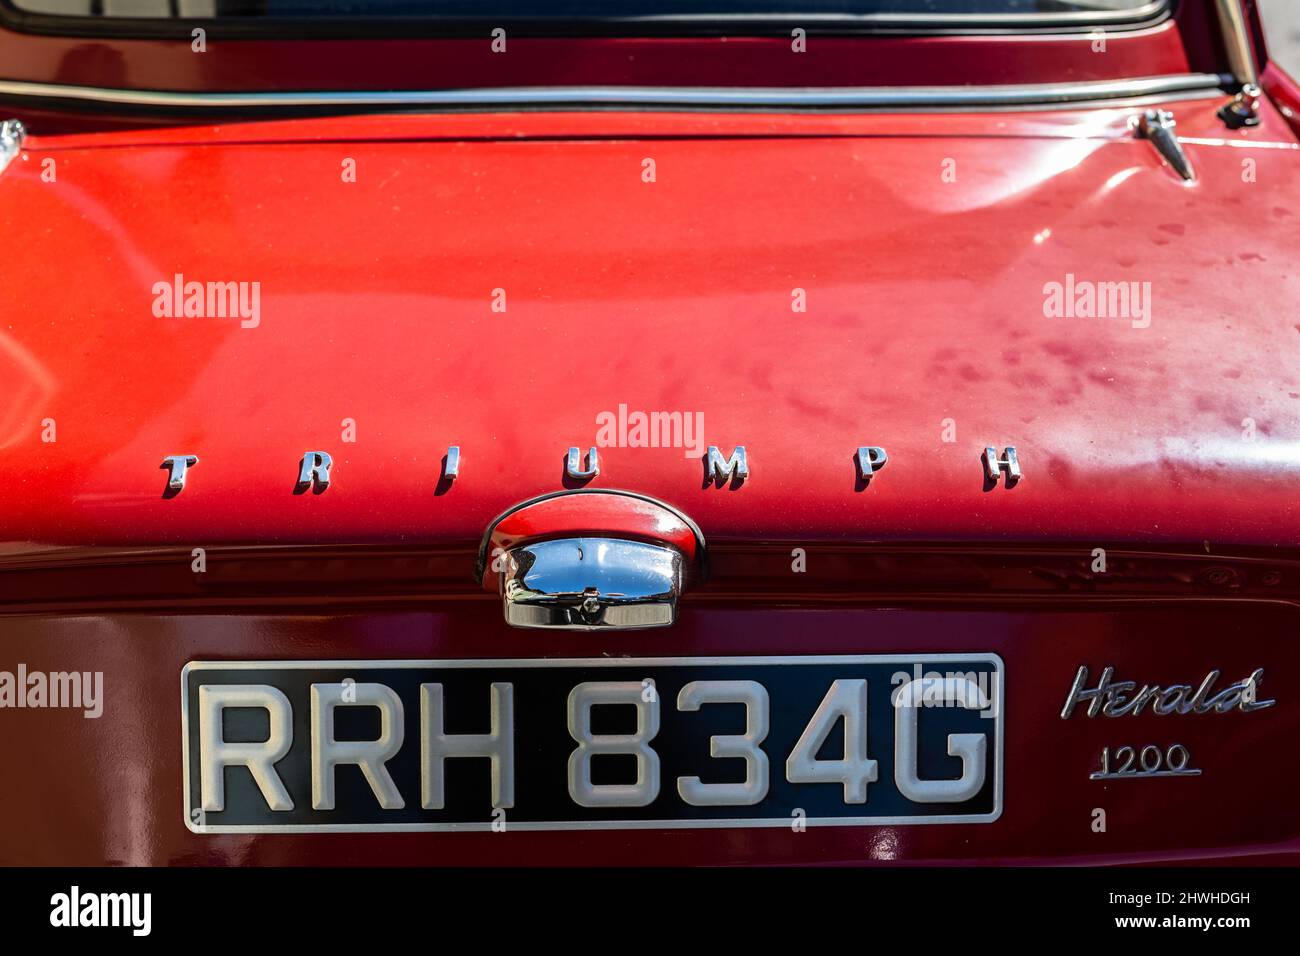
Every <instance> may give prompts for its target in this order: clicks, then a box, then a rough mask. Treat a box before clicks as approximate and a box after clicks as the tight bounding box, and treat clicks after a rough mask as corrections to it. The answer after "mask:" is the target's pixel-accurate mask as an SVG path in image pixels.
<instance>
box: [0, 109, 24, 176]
mask: <svg viewBox="0 0 1300 956" xmlns="http://www.w3.org/2000/svg"><path fill="white" fill-rule="evenodd" d="M26 138H27V129H26V128H25V127H24V126H23V124H22V123H20V122H19V121H18V120H16V119H8V120H4V121H3V122H0V173H3V172H4V171H5V167H6V166H8V165H9V163H10V161H11V160H12V159H13V158H14V157H15V156H17V155H18V153H19V152H20V151H21V150H22V148H23V140H24V139H26Z"/></svg>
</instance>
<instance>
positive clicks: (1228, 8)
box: [1215, 0, 1259, 86]
mask: <svg viewBox="0 0 1300 956" xmlns="http://www.w3.org/2000/svg"><path fill="white" fill-rule="evenodd" d="M1215 6H1216V7H1217V8H1218V13H1219V28H1220V30H1221V31H1222V33H1223V45H1224V46H1225V47H1226V48H1227V50H1228V67H1229V68H1230V69H1231V70H1232V76H1233V78H1234V79H1235V80H1236V81H1237V82H1238V83H1240V84H1241V85H1242V86H1254V85H1256V84H1258V83H1259V71H1258V70H1257V68H1256V66H1255V51H1254V50H1253V48H1252V47H1251V45H1250V31H1249V30H1248V29H1247V28H1246V15H1245V13H1244V12H1243V11H1242V9H1241V0H1215Z"/></svg>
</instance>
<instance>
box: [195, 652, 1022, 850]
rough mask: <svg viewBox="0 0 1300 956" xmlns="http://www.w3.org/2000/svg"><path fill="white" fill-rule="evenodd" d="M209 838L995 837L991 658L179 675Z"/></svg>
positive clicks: (216, 666) (233, 669)
mask: <svg viewBox="0 0 1300 956" xmlns="http://www.w3.org/2000/svg"><path fill="white" fill-rule="evenodd" d="M181 688H182V690H181V714H182V733H183V740H184V747H185V787H184V789H185V817H186V825H187V826H189V828H190V829H191V830H193V831H194V832H196V833H220V832H267V831H279V830H286V831H294V830H296V831H320V830H326V831H327V830H336V831H371V830H389V831H401V830H407V831H419V830H492V829H496V830H509V829H515V828H517V829H521V830H524V829H533V830H542V829H583V828H604V829H622V828H636V827H659V828H667V827H673V828H678V827H772V826H788V827H792V828H794V829H796V830H797V829H798V828H800V827H807V826H827V825H834V826H847V825H864V824H867V825H870V824H918V823H989V822H992V821H993V820H996V819H997V817H998V816H999V814H1000V813H1001V811H1002V752H1003V744H1002V736H1003V726H1004V701H1003V687H1002V661H1001V659H1000V658H999V657H998V656H997V655H995V654H960V655H874V656H871V655H868V656H834V657H725V658H658V659H655V658H650V659H631V658H594V659H567V660H443V661H242V662H231V661H225V662H200V661H195V662H192V663H190V664H188V665H186V667H185V669H184V671H183V672H182V675H181Z"/></svg>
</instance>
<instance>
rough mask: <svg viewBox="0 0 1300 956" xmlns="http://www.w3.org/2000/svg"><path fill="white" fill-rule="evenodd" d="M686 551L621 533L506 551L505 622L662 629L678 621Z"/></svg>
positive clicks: (557, 540) (575, 627)
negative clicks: (678, 606)
mask: <svg viewBox="0 0 1300 956" xmlns="http://www.w3.org/2000/svg"><path fill="white" fill-rule="evenodd" d="M681 593H682V553H681V552H680V551H678V550H677V549H676V548H672V547H662V546H660V545H654V544H645V543H643V542H640V541H628V540H624V539H621V538H555V539H552V540H550V541H538V542H536V543H534V544H527V545H523V546H521V547H518V548H514V549H513V550H511V551H508V552H507V553H506V556H505V567H504V570H503V572H502V599H503V601H504V604H505V615H506V622H507V623H509V624H512V625H514V626H515V627H549V628H563V629H566V630H580V631H586V630H597V629H600V628H606V627H611V628H638V627H663V626H665V625H668V624H672V623H673V621H675V620H676V619H677V598H678V597H679V596H680V595H681Z"/></svg>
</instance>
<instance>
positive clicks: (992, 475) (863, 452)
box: [159, 406, 1023, 498]
mask: <svg viewBox="0 0 1300 956" xmlns="http://www.w3.org/2000/svg"><path fill="white" fill-rule="evenodd" d="M620 407H622V406H620ZM633 444H634V445H635V443H633ZM597 451H598V449H597V446H592V447H591V449H590V451H588V452H587V466H586V467H585V468H584V467H583V466H582V454H581V449H580V448H578V447H576V446H570V448H569V449H568V453H567V454H566V456H565V467H564V470H565V476H566V478H568V479H569V480H572V481H588V480H590V479H592V478H595V477H596V476H597V475H599V474H600V459H599V457H598V454H597ZM889 460H890V457H889V453H888V452H886V451H885V449H883V448H881V447H880V446H878V445H863V446H860V447H859V448H858V450H857V454H856V455H855V456H854V458H853V461H854V466H855V467H856V469H857V472H858V481H859V482H860V483H861V487H860V488H859V489H858V490H862V489H864V488H866V487H868V486H869V484H870V482H871V479H872V476H874V475H875V474H876V472H878V471H880V469H882V468H884V467H885V464H886V463H887V462H888V461H889ZM981 460H982V461H983V463H984V481H985V488H984V490H985V491H988V490H990V489H991V488H992V487H994V486H995V485H996V484H997V483H998V480H999V479H1000V478H1001V477H1002V475H1003V474H1004V473H1005V475H1006V487H1007V488H1014V487H1015V486H1016V484H1017V483H1018V482H1019V481H1020V479H1021V478H1022V477H1023V472H1022V471H1021V468H1020V458H1019V456H1018V455H1017V453H1016V448H1015V446H1014V445H1008V446H1006V448H1005V449H1003V452H1002V457H1000V458H999V457H998V451H997V448H996V447H994V446H992V445H989V446H987V447H985V448H984V450H983V453H982V454H981ZM702 461H703V463H704V479H705V485H706V487H707V486H708V485H713V486H715V487H718V488H723V487H727V486H730V487H732V488H739V487H740V486H741V485H742V484H744V483H745V481H746V480H747V479H748V478H749V457H748V454H747V452H746V450H745V446H744V445H736V446H735V449H734V450H733V451H732V453H731V455H730V457H723V454H722V450H721V449H720V448H718V446H717V445H710V446H709V447H708V450H707V451H706V452H705V453H704V455H703V458H702ZM198 463H199V459H198V456H197V455H167V456H165V457H164V458H163V460H162V464H161V465H160V466H159V467H160V468H166V469H167V471H168V476H167V487H166V489H165V490H164V491H163V497H164V498H174V497H176V496H177V495H179V494H180V493H181V492H182V491H184V490H185V479H186V477H187V475H188V474H189V469H191V468H193V467H194V466H195V465H197V464H198ZM333 467H334V459H333V458H332V457H331V456H330V453H329V452H327V451H309V452H307V453H306V454H304V455H303V456H302V458H300V459H299V460H298V481H297V483H296V484H295V485H294V488H293V493H294V494H296V495H301V494H304V493H305V492H307V491H311V492H312V493H313V494H318V495H319V494H324V492H325V491H327V490H328V489H329V486H330V469H331V468H333ZM459 475H460V446H459V445H449V446H447V455H446V457H444V458H443V460H442V474H441V477H440V481H439V485H438V487H439V489H440V490H439V492H438V493H439V494H442V493H443V492H445V491H446V488H447V486H448V485H450V483H451V482H453V481H455V480H456V478H457V477H458V476H459Z"/></svg>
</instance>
